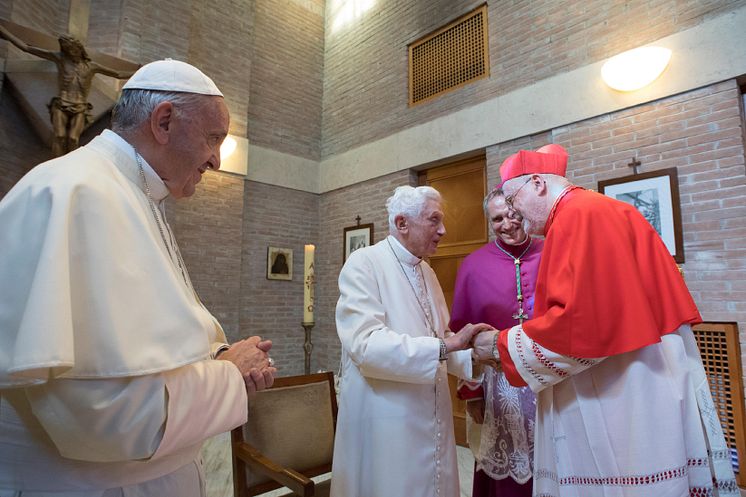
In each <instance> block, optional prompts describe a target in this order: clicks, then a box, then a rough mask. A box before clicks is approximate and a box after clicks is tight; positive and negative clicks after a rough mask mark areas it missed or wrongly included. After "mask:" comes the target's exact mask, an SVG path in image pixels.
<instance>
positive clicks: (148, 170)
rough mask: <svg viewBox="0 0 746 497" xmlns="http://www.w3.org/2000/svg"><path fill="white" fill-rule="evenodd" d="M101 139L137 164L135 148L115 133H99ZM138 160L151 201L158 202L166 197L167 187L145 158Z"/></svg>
mask: <svg viewBox="0 0 746 497" xmlns="http://www.w3.org/2000/svg"><path fill="white" fill-rule="evenodd" d="M101 137H102V138H105V139H106V140H107V141H108V142H109V143H111V144H112V145H114V146H115V147H116V149H117V150H118V151H119V152H121V153H123V154H125V155H127V156H129V157H132V158H134V159H135V162H137V158H136V157H135V148H134V147H133V146H132V145H131V144H130V143H129V142H128V141H127V140H125V139H124V138H122V137H121V136H119V135H118V134H117V133H115V132H114V131H112V130H110V129H105V130H104V132H103V133H101ZM140 160H141V161H142V170H143V173H145V180H146V181H147V182H148V187H149V188H150V195H151V196H152V197H153V201H155V202H160V201H161V200H163V199H164V198H166V197H167V196H168V187H166V184H165V183H164V182H163V180H162V179H161V177H160V176H158V173H156V172H155V170H154V169H153V168H152V167H151V165H150V164H148V161H146V160H145V157H143V156H142V155H140Z"/></svg>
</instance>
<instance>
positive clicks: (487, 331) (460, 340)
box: [444, 323, 500, 368]
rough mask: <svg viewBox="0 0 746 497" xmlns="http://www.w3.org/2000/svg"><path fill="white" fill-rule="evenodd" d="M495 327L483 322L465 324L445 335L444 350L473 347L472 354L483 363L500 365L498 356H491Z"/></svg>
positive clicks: (493, 365)
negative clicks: (452, 332) (458, 329)
mask: <svg viewBox="0 0 746 497" xmlns="http://www.w3.org/2000/svg"><path fill="white" fill-rule="evenodd" d="M497 333H498V331H497V330H496V329H494V328H493V327H492V326H490V325H488V324H485V323H478V324H471V323H469V324H467V325H466V326H464V327H463V328H461V330H460V331H459V332H458V333H455V334H453V335H451V336H449V337H446V338H445V339H444V341H445V342H446V352H452V351H455V350H465V349H468V348H473V349H474V350H473V352H472V354H473V355H474V357H476V358H477V360H478V361H479V362H481V363H483V364H486V365H488V366H492V367H495V368H496V367H498V366H499V365H500V360H499V358H497V357H495V356H493V354H492V352H493V344H494V343H495V335H496V334H497Z"/></svg>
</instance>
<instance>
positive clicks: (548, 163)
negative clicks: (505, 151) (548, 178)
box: [499, 143, 567, 186]
mask: <svg viewBox="0 0 746 497" xmlns="http://www.w3.org/2000/svg"><path fill="white" fill-rule="evenodd" d="M566 171H567V150H565V148H564V147H563V146H562V145H557V144H556V143H550V144H549V145H544V146H543V147H541V148H540V149H538V150H536V151H535V152H533V151H531V150H519V151H518V152H517V153H515V154H513V155H511V156H510V157H508V158H507V159H505V161H504V162H503V163H502V165H501V166H500V179H501V182H500V185H499V186H503V185H504V184H505V182H506V181H508V180H510V179H513V178H517V177H518V176H523V175H524V174H556V175H558V176H564V175H565V172H566Z"/></svg>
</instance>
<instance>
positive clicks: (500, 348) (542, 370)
mask: <svg viewBox="0 0 746 497" xmlns="http://www.w3.org/2000/svg"><path fill="white" fill-rule="evenodd" d="M566 166H567V153H566V152H565V150H564V149H563V148H562V147H561V146H559V145H548V146H546V147H543V148H542V149H540V150H539V151H537V152H532V151H526V150H521V151H520V152H518V153H517V154H515V155H513V156H510V157H509V158H508V159H506V161H505V162H504V163H503V164H502V166H501V167H500V176H501V177H502V180H503V189H504V191H505V193H506V195H507V197H506V200H507V201H508V204H509V205H512V206H513V207H514V208H515V209H516V210H517V211H518V212H519V213H520V214H521V215H522V216H523V218H524V223H525V225H526V227H527V231H528V232H529V233H530V234H536V235H542V234H543V235H544V236H545V237H546V238H545V244H544V252H543V255H542V260H541V265H540V267H539V276H538V280H537V284H536V304H535V310H534V318H533V319H531V320H529V321H526V322H525V323H523V324H521V325H516V326H512V327H510V328H507V329H503V330H502V331H499V332H494V331H488V332H485V333H482V334H480V335H479V336H478V337H477V338H476V339H475V349H476V351H477V354H478V355H479V357H480V358H481V359H493V360H494V359H496V360H499V361H500V362H501V365H502V369H503V371H504V372H505V375H506V376H507V378H508V380H509V381H510V383H511V384H513V385H516V386H521V385H528V386H529V387H531V389H532V390H533V391H534V392H536V394H537V420H536V421H537V423H536V437H535V464H534V495H547V496H550V495H551V496H562V497H567V496H573V497H595V496H604V497H605V496H625V497H649V496H652V495H655V496H677V497H684V496H689V495H714V496H737V495H738V487H737V485H736V482H735V478H734V474H733V470H732V468H731V465H730V453H729V450H728V448H727V446H726V445H725V440H724V437H723V433H722V429H721V426H720V423H719V421H718V418H717V413H716V410H715V407H714V404H713V402H712V397H711V395H710V391H709V386H708V383H707V379H706V377H705V372H704V369H703V367H702V361H701V359H700V356H699V350H698V349H697V345H696V342H695V339H694V335H693V334H692V331H691V325H692V324H695V323H698V322H700V321H701V318H700V315H699V312H698V310H697V307H696V305H695V304H694V301H693V300H692V297H691V295H690V294H689V291H688V290H687V287H686V284H685V283H684V279H683V278H682V276H681V274H680V273H679V270H678V268H677V267H676V263H675V262H674V260H673V258H672V257H671V255H670V254H669V252H668V250H667V249H666V247H665V245H664V244H663V241H662V240H661V238H660V237H659V236H658V233H657V232H656V231H655V230H654V229H653V228H652V226H650V224H649V223H648V222H647V221H646V220H645V218H644V217H643V216H642V215H641V214H640V213H639V212H638V211H637V210H636V209H635V208H634V207H632V206H631V205H628V204H626V203H623V202H620V201H617V200H614V199H611V198H609V197H606V196H604V195H600V194H598V193H596V192H593V191H588V190H585V189H583V188H580V187H577V186H574V185H572V184H571V183H570V182H569V181H568V180H567V179H565V178H564V174H565V170H566Z"/></svg>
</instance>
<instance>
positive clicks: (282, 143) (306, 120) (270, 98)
mask: <svg viewBox="0 0 746 497" xmlns="http://www.w3.org/2000/svg"><path fill="white" fill-rule="evenodd" d="M323 6H324V1H322V0H313V1H310V0H309V1H303V2H300V1H298V0H282V1H274V2H257V3H256V19H255V25H254V31H253V45H254V54H253V58H252V65H253V68H252V71H253V77H252V79H251V98H250V105H249V120H250V122H251V127H250V129H249V139H250V141H251V143H253V144H256V145H261V146H264V147H269V148H271V149H274V150H277V151H280V152H285V153H288V154H292V155H297V156H301V157H305V158H307V159H314V160H318V159H319V158H320V155H321V97H322V77H323V69H324V60H323V59H324V52H323V50H324V17H323V14H324V10H323Z"/></svg>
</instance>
